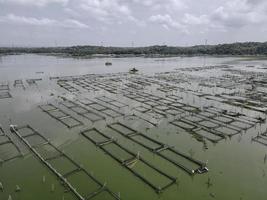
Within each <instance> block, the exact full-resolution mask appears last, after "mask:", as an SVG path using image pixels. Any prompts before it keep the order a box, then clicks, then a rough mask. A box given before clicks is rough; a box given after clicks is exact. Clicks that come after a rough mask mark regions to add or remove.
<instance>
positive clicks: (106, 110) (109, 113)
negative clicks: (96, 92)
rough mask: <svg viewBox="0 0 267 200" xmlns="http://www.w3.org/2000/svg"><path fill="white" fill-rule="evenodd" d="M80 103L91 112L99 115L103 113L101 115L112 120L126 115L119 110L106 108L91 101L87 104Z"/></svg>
mask: <svg viewBox="0 0 267 200" xmlns="http://www.w3.org/2000/svg"><path fill="white" fill-rule="evenodd" d="M79 102H80V103H82V104H83V105H85V106H86V108H89V109H90V110H91V109H92V110H94V111H96V112H98V113H101V115H104V116H108V117H112V118H116V117H122V116H124V113H122V112H120V111H119V110H116V109H114V108H111V107H109V106H106V105H104V104H102V103H99V102H97V101H93V100H89V101H86V102H83V101H79Z"/></svg>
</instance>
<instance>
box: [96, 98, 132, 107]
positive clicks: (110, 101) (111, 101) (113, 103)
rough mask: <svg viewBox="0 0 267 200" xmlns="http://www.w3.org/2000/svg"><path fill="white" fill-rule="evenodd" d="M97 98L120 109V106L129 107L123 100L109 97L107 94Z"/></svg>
mask: <svg viewBox="0 0 267 200" xmlns="http://www.w3.org/2000/svg"><path fill="white" fill-rule="evenodd" d="M95 99H97V100H99V101H101V102H104V103H107V104H109V105H112V106H114V107H116V108H118V109H120V108H124V107H127V106H128V105H127V104H125V103H123V102H121V101H117V100H115V99H112V98H110V97H107V96H100V97H96V98H95Z"/></svg>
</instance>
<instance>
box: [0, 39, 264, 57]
mask: <svg viewBox="0 0 267 200" xmlns="http://www.w3.org/2000/svg"><path fill="white" fill-rule="evenodd" d="M24 53H34V54H61V55H65V56H72V57H86V56H92V55H95V54H104V55H115V56H116V55H117V56H123V55H125V56H126V55H135V56H141V55H143V56H153V55H162V56H175V55H187V56H191V55H192V56H193V55H267V42H264V43H260V42H244V43H233V44H218V45H198V46H191V47H174V46H165V45H164V46H149V47H103V46H72V47H40V48H22V47H13V48H11V47H2V48H1V47H0V54H24Z"/></svg>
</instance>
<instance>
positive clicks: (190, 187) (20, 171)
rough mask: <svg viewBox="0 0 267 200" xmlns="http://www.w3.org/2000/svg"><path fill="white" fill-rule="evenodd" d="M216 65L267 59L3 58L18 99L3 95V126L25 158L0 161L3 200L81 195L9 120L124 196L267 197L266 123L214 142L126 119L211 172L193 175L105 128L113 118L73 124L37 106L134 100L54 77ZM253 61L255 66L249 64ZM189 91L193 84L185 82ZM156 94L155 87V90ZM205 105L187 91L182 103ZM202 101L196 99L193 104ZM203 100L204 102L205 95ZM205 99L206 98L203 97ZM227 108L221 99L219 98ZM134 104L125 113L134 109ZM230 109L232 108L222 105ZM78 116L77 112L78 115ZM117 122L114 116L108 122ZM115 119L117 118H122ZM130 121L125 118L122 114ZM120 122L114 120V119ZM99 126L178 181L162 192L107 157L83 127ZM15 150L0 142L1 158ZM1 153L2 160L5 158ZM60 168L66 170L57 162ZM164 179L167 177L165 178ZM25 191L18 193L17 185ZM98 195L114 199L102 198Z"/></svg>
mask: <svg viewBox="0 0 267 200" xmlns="http://www.w3.org/2000/svg"><path fill="white" fill-rule="evenodd" d="M107 61H108V62H112V66H105V62H107ZM214 65H233V66H235V67H236V68H237V69H245V70H249V71H257V72H265V70H266V69H265V67H266V65H267V60H263V59H259V60H257V58H249V59H248V58H244V57H242V58H240V57H171V58H142V57H137V58H92V59H73V58H59V57H53V56H40V55H14V56H3V57H0V83H9V86H10V94H11V95H12V98H5V99H0V124H1V125H2V127H3V130H4V131H5V133H6V134H8V135H9V136H10V137H11V138H12V140H13V141H14V142H15V143H16V144H17V145H18V146H19V148H20V150H21V152H22V154H23V156H21V157H18V158H16V159H13V160H11V161H9V162H4V163H2V164H1V166H0V183H1V184H2V186H3V188H2V189H0V199H1V200H10V198H11V199H13V200H17V199H18V200H34V199H38V200H47V199H51V200H52V199H53V200H62V199H65V200H69V199H76V197H75V196H74V195H73V194H72V193H71V192H68V191H66V188H65V187H64V186H63V185H62V184H61V182H60V181H59V180H58V179H57V178H56V176H54V174H53V173H51V171H49V170H48V168H47V167H45V166H44V165H43V164H42V162H40V161H39V160H38V159H37V157H36V156H35V155H33V153H31V152H30V151H29V149H28V148H27V147H26V146H25V144H23V143H22V142H21V141H20V140H19V138H18V137H16V135H15V134H13V133H11V132H10V130H9V125H10V124H15V125H27V124H28V125H30V126H32V127H34V128H35V129H36V130H38V131H39V132H40V133H42V134H43V135H44V136H45V137H46V138H49V139H50V141H51V142H52V143H53V144H54V145H55V146H57V147H59V149H61V150H62V151H64V152H65V153H66V154H67V155H69V156H70V157H71V158H73V159H74V160H75V161H76V162H77V163H79V164H80V165H82V166H83V167H84V168H85V169H86V170H87V171H89V172H90V173H92V174H94V176H95V177H97V179H98V180H100V181H101V182H102V183H105V184H106V185H107V186H108V188H109V189H110V190H112V191H113V192H115V193H116V194H118V195H119V196H120V197H121V199H125V200H136V199H144V200H147V199H149V200H157V199H162V200H176V199H183V200H195V199H198V200H207V199H218V200H225V199H233V200H241V199H242V200H246V199H247V200H250V199H258V200H265V199H267V189H266V187H267V176H266V173H267V163H266V158H265V157H266V154H267V147H266V146H264V145H261V144H258V143H255V142H252V140H251V139H252V138H253V137H255V136H257V135H258V134H259V133H263V132H265V131H266V127H267V126H266V124H265V123H261V124H256V125H255V126H254V127H252V128H250V129H248V130H246V131H242V132H241V133H240V134H238V135H234V136H233V137H230V138H226V139H224V140H222V141H220V142H218V143H216V144H214V143H212V142H207V143H205V144H206V145H207V146H206V147H205V148H203V143H202V142H199V141H198V140H196V139H195V138H193V137H192V135H190V134H188V133H187V132H186V131H183V130H181V129H177V128H176V127H174V126H171V125H170V124H169V123H168V121H163V122H161V123H160V124H159V125H158V126H151V125H147V124H145V123H144V122H140V121H134V120H133V121H130V120H129V121H128V124H131V126H133V127H135V128H136V129H138V130H139V131H142V132H144V133H145V134H147V135H149V136H150V137H151V138H154V139H157V140H159V141H161V142H164V143H165V144H168V145H170V146H172V147H174V148H176V149H177V150H179V151H181V152H184V153H186V154H188V155H191V156H192V157H193V158H197V159H198V160H202V161H203V162H206V163H207V167H208V169H209V171H208V172H207V173H204V174H197V175H194V176H190V175H188V174H187V173H185V172H184V171H183V170H181V169H179V168H177V167H176V166H174V165H172V164H171V163H168V162H165V160H163V159H162V158H161V157H159V156H156V155H154V154H153V153H151V152H150V151H148V150H147V149H145V148H143V147H141V146H140V145H136V144H133V143H132V142H130V141H128V140H127V139H125V138H123V137H122V136H119V135H116V134H115V133H112V132H110V131H108V130H107V128H106V123H108V121H103V122H101V121H100V122H98V123H91V122H89V121H87V120H83V119H81V120H83V124H84V125H83V126H79V127H74V128H71V129H69V128H67V127H66V126H64V125H62V124H61V123H60V122H58V121H57V120H55V119H54V118H52V117H50V116H49V115H47V114H46V113H45V112H43V111H42V110H41V109H40V108H39V107H38V106H40V105H44V104H47V103H50V102H52V103H54V104H58V103H59V102H60V101H61V97H62V96H64V97H67V98H70V99H77V98H79V96H83V97H88V98H93V97H97V96H103V95H105V96H109V97H112V98H118V99H119V100H121V101H123V102H124V103H125V104H131V102H130V103H129V102H128V101H127V100H125V99H123V98H120V97H121V96H120V95H118V94H109V93H108V92H106V91H102V90H100V91H97V92H88V93H86V92H85V91H83V92H81V93H78V94H73V93H69V92H68V91H66V90H64V89H63V88H60V87H58V85H57V82H56V81H53V80H51V79H50V77H62V76H74V75H75V76H79V75H85V74H104V75H105V74H110V73H119V72H128V71H129V69H130V68H132V67H135V68H137V69H138V70H139V73H140V74H143V75H144V76H153V75H154V74H155V73H163V72H172V71H175V70H176V69H179V68H187V67H188V68H189V67H205V66H214ZM251 65H253V66H254V67H253V68H248V67H246V66H251ZM218 73H219V71H216V70H212V71H211V72H208V73H205V74H204V73H203V76H206V75H207V76H215V77H216V76H218V75H220V74H218ZM192 75H195V76H201V75H202V74H201V72H198V71H195V72H192ZM18 79H21V80H23V82H24V86H25V88H21V87H14V86H13V83H14V80H18ZM26 79H42V80H41V81H38V83H37V84H36V85H34V86H29V85H28V84H27V83H26V81H25V80H26ZM184 87H185V90H186V89H187V88H190V87H193V86H184ZM151 92H153V94H157V91H155V90H153V89H151ZM192 99H193V101H194V103H195V104H196V105H197V104H199V105H200V104H202V103H203V102H198V98H195V97H192V96H190V95H188V94H183V101H184V103H186V102H192ZM195 101H197V102H195ZM199 101H200V100H199ZM204 103H205V102H204ZM212 105H213V106H215V107H216V106H218V107H220V108H221V106H222V104H216V103H213V104H212ZM133 107H134V105H130V108H129V109H128V110H126V111H125V112H126V113H127V112H128V113H130V112H131V109H132V108H133ZM225 108H227V105H225V107H223V108H221V109H225ZM242 112H244V113H245V114H247V115H249V116H252V117H255V116H262V117H265V115H264V114H262V113H257V112H254V111H253V112H252V111H249V110H242ZM77 117H79V116H77ZM110 120H111V121H112V120H114V119H110ZM116 120H117V119H115V122H116ZM121 120H125V119H121ZM112 122H114V121H112ZM92 127H97V128H99V129H101V130H103V131H105V132H106V133H107V134H109V135H110V136H112V137H113V136H114V137H116V138H119V141H120V143H121V144H123V145H125V146H127V147H128V148H129V149H131V150H132V151H134V152H136V153H137V152H138V154H139V153H140V154H141V156H142V157H143V158H145V159H146V160H148V161H149V162H150V163H153V165H154V166H157V167H158V168H159V169H161V170H163V171H164V172H167V173H168V174H170V175H171V176H173V177H175V178H177V181H176V184H173V185H172V186H171V187H168V188H167V189H166V190H164V191H163V192H161V193H160V194H158V193H155V191H153V190H152V189H151V188H150V187H149V186H147V185H146V184H144V182H142V181H141V180H140V179H138V178H137V177H136V176H134V175H133V174H132V173H130V171H129V170H127V169H125V168H124V167H123V166H122V165H120V164H119V163H118V162H116V161H115V160H114V159H112V158H111V157H109V156H108V155H107V154H105V153H104V152H103V151H102V150H101V149H100V148H98V147H96V146H95V145H94V144H93V143H91V142H89V141H88V140H85V139H84V138H83V137H82V136H81V134H80V132H81V130H84V129H86V128H92ZM13 153H14V152H13V149H12V148H9V147H8V148H4V147H1V146H0V155H2V156H3V158H5V157H8V156H9V155H10V154H13ZM3 158H2V157H1V159H2V160H3ZM59 165H60V167H61V168H62V169H65V168H67V167H68V166H67V165H64V163H59ZM142 173H143V175H144V176H145V177H147V178H151V180H152V181H155V182H161V179H160V178H159V177H157V176H156V175H154V174H150V173H149V172H146V171H145V172H142ZM77 181H78V182H80V186H81V188H76V189H77V190H80V189H81V190H82V192H81V193H86V191H87V190H88V191H90V184H88V185H87V183H86V181H85V180H83V179H82V178H81V179H77ZM162 181H164V180H162ZM17 186H19V187H20V189H21V190H20V191H16V187H17ZM92 199H101V200H103V199H109V198H108V197H107V198H106V197H101V196H99V197H98V196H96V197H95V198H92Z"/></svg>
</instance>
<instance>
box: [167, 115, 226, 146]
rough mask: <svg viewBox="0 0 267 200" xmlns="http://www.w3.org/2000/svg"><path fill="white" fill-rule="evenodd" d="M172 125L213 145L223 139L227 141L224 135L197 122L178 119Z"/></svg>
mask: <svg viewBox="0 0 267 200" xmlns="http://www.w3.org/2000/svg"><path fill="white" fill-rule="evenodd" d="M170 124H172V125H174V126H176V127H178V128H181V129H183V130H185V131H187V132H188V133H190V134H193V135H197V136H199V137H201V138H205V139H207V140H209V141H211V142H213V143H217V142H219V141H221V140H223V139H225V136H224V134H222V133H220V132H218V131H215V130H213V129H209V128H206V127H204V126H200V125H198V124H196V123H195V122H191V121H188V120H186V119H182V118H181V119H176V120H174V121H172V122H170Z"/></svg>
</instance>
